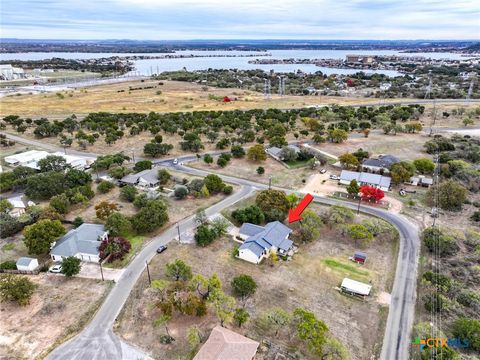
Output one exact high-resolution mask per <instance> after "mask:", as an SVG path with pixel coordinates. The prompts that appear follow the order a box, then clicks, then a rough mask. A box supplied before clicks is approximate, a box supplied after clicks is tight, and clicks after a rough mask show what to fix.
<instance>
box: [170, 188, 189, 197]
mask: <svg viewBox="0 0 480 360" xmlns="http://www.w3.org/2000/svg"><path fill="white" fill-rule="evenodd" d="M173 193H174V195H175V198H176V199H179V200H182V199H185V198H186V197H187V195H188V189H187V187H186V186H183V185H178V186H177V187H176V188H175V191H174V192H173Z"/></svg>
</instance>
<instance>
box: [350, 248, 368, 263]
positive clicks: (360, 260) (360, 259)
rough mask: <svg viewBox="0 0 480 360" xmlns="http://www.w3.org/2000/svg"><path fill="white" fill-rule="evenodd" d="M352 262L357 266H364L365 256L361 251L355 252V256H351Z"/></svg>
mask: <svg viewBox="0 0 480 360" xmlns="http://www.w3.org/2000/svg"><path fill="white" fill-rule="evenodd" d="M353 261H355V262H357V263H359V264H365V261H367V254H365V253H364V252H361V251H357V252H355V254H353Z"/></svg>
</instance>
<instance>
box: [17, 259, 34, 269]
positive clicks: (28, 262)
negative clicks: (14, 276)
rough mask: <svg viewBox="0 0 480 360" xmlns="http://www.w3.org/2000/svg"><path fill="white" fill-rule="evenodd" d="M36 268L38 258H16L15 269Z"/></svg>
mask: <svg viewBox="0 0 480 360" xmlns="http://www.w3.org/2000/svg"><path fill="white" fill-rule="evenodd" d="M36 268H38V260H37V259H35V258H29V257H21V258H20V259H18V260H17V270H20V271H34V270H35V269H36Z"/></svg>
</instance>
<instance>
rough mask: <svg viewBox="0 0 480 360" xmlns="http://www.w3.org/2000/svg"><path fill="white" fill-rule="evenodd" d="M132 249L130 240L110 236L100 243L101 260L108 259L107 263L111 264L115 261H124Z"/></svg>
mask: <svg viewBox="0 0 480 360" xmlns="http://www.w3.org/2000/svg"><path fill="white" fill-rule="evenodd" d="M131 247H132V246H131V244H130V242H129V241H128V240H126V239H124V238H121V237H113V236H109V237H108V238H107V239H105V240H103V241H102V242H101V243H100V246H99V247H98V251H99V252H100V259H101V260H105V259H106V261H107V262H109V263H111V262H113V261H115V260H121V259H123V257H124V256H125V255H126V254H128V252H129V251H130V248H131Z"/></svg>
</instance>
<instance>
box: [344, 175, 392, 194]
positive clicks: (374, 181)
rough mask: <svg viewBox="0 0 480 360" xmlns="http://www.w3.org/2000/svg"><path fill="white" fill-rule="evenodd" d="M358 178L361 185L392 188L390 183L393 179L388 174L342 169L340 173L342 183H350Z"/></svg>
mask: <svg viewBox="0 0 480 360" xmlns="http://www.w3.org/2000/svg"><path fill="white" fill-rule="evenodd" d="M354 179H355V180H356V181H357V183H358V184H359V185H361V186H362V185H368V186H375V187H377V188H379V189H381V190H383V191H389V190H390V183H391V181H392V179H391V178H390V177H388V176H383V175H379V174H370V173H366V172H357V171H349V170H342V172H341V174H340V181H339V182H340V184H342V185H347V186H348V185H350V182H351V181H352V180H354Z"/></svg>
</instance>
